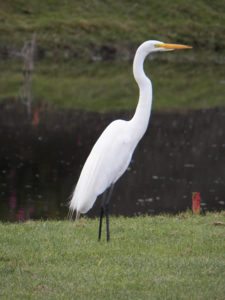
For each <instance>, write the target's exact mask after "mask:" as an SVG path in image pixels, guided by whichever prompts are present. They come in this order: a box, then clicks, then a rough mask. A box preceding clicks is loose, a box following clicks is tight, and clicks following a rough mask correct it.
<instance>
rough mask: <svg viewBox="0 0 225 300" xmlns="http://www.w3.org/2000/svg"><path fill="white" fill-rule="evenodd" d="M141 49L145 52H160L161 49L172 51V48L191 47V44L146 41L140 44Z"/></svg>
mask: <svg viewBox="0 0 225 300" xmlns="http://www.w3.org/2000/svg"><path fill="white" fill-rule="evenodd" d="M141 46H142V49H143V50H144V52H145V53H146V54H148V53H151V52H158V51H160V52H162V51H172V50H180V49H191V48H192V47H191V46H187V45H180V44H166V43H163V42H160V41H153V40H150V41H146V42H144V43H143V44H142V45H141Z"/></svg>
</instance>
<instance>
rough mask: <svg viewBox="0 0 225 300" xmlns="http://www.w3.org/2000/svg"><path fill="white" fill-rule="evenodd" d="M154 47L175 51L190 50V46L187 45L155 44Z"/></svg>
mask: <svg viewBox="0 0 225 300" xmlns="http://www.w3.org/2000/svg"><path fill="white" fill-rule="evenodd" d="M155 47H160V48H165V49H170V50H176V49H191V48H192V47H191V46H187V45H179V44H164V43H163V44H156V45H155Z"/></svg>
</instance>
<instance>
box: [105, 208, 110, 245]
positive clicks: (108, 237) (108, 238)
mask: <svg viewBox="0 0 225 300" xmlns="http://www.w3.org/2000/svg"><path fill="white" fill-rule="evenodd" d="M105 218H106V240H107V242H109V240H110V232H109V204H108V203H106V205H105Z"/></svg>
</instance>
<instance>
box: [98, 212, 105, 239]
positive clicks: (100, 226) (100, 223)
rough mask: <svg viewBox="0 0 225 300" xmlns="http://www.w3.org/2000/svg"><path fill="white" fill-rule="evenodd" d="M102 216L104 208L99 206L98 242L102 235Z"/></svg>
mask: <svg viewBox="0 0 225 300" xmlns="http://www.w3.org/2000/svg"><path fill="white" fill-rule="evenodd" d="M103 216H104V207H103V206H101V210H100V216H99V230H98V240H99V241H100V240H101V235H102V218H103Z"/></svg>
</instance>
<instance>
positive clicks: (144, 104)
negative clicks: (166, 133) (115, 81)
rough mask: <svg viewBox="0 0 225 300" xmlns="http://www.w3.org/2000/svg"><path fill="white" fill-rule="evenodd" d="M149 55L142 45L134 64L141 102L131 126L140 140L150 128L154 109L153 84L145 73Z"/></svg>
mask: <svg viewBox="0 0 225 300" xmlns="http://www.w3.org/2000/svg"><path fill="white" fill-rule="evenodd" d="M147 54H148V53H147V52H146V51H145V47H144V45H143V44H142V45H141V46H140V47H139V48H138V50H137V52H136V54H135V57H134V63H133V73H134V78H135V80H136V82H137V84H138V87H139V101H138V105H137V108H136V111H135V114H134V116H133V118H132V119H131V120H130V125H131V127H132V128H133V129H134V130H133V135H136V137H137V139H138V140H139V139H141V137H142V136H143V135H144V133H145V131H146V129H147V127H148V122H149V118H150V113H151V107H152V84H151V81H150V79H149V78H148V77H147V76H146V75H145V72H144V60H145V58H146V56H147Z"/></svg>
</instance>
